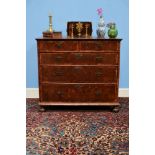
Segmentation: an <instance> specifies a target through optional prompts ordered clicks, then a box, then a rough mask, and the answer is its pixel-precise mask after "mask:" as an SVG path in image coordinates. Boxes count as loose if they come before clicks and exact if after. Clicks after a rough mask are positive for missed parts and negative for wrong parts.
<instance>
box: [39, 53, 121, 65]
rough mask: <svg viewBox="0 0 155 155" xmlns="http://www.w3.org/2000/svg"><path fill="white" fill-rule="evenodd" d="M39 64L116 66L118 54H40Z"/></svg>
mask: <svg viewBox="0 0 155 155" xmlns="http://www.w3.org/2000/svg"><path fill="white" fill-rule="evenodd" d="M40 63H41V64H77V65H78V64H81V65H95V64H105V65H118V63H119V55H118V53H103V52H84V53H82V52H54V53H41V54H40Z"/></svg>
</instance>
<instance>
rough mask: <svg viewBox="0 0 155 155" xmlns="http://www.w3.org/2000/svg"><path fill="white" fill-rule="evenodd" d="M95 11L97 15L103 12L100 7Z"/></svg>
mask: <svg viewBox="0 0 155 155" xmlns="http://www.w3.org/2000/svg"><path fill="white" fill-rule="evenodd" d="M97 12H98V15H99V16H102V12H103V10H102V8H99V9H97Z"/></svg>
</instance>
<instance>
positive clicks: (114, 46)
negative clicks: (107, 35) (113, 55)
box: [80, 40, 120, 52]
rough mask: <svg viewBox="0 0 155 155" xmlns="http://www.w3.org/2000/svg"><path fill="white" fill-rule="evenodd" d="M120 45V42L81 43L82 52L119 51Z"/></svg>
mask: <svg viewBox="0 0 155 155" xmlns="http://www.w3.org/2000/svg"><path fill="white" fill-rule="evenodd" d="M119 48H120V43H119V41H117V40H116V41H99V40H97V41H81V42H80V50H81V51H83V50H87V51H105V50H106V52H111V51H113V52H114V51H119Z"/></svg>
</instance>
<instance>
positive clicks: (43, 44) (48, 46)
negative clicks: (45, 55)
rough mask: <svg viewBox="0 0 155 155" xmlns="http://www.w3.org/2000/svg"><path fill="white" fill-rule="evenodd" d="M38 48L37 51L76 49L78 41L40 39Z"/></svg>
mask: <svg viewBox="0 0 155 155" xmlns="http://www.w3.org/2000/svg"><path fill="white" fill-rule="evenodd" d="M38 48H39V52H51V51H76V50H78V41H40V42H38Z"/></svg>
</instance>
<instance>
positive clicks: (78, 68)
mask: <svg viewBox="0 0 155 155" xmlns="http://www.w3.org/2000/svg"><path fill="white" fill-rule="evenodd" d="M81 68H82V67H80V66H76V67H74V70H75V71H79V70H80V69H81Z"/></svg>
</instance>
